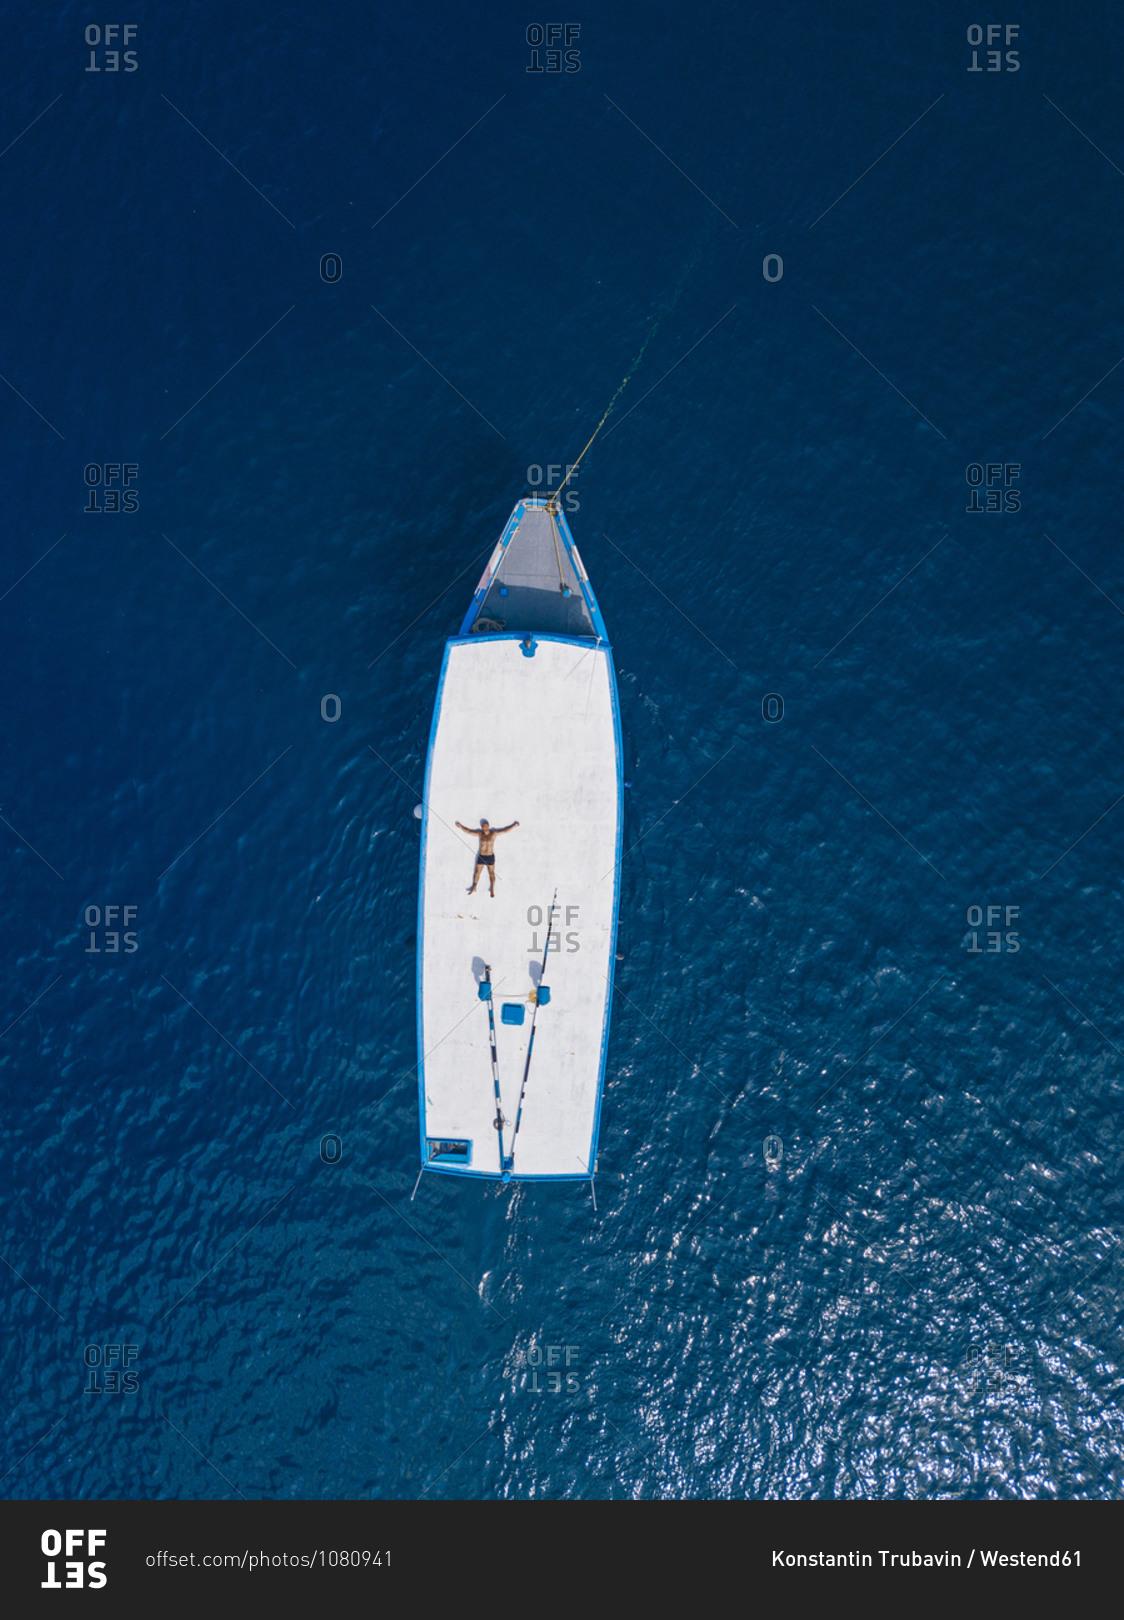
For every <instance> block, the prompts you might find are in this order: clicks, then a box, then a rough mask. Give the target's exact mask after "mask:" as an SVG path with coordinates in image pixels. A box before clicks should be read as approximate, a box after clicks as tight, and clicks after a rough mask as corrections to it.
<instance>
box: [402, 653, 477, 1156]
mask: <svg viewBox="0 0 1124 1620" xmlns="http://www.w3.org/2000/svg"><path fill="white" fill-rule="evenodd" d="M451 646H452V642H451V641H447V642H446V643H445V655H444V657H443V658H442V660H441V674H440V676H439V678H438V681H437V695H436V697H435V698H434V700H433V719H432V721H431V722H430V726H429V743H428V745H427V747H426V754H425V781H424V783H423V784H422V824H421V827H422V831H421V860H420V862H419V865H418V944H417V958H416V960H415V962H414V1000H415V1001H416V1002H417V1008H418V1128H419V1131H420V1142H419V1148H418V1151H419V1153H420V1155H421V1162H422V1168H423V1169H425V1168H427V1165H426V1152H425V1143H426V1130H425V1045H424V1040H423V1034H422V963H423V962H424V961H425V847H426V840H427V838H428V836H429V773H430V769H431V767H432V765H433V743H434V739H435V738H436V736H437V722H438V720H439V719H440V718H441V698H442V695H443V693H444V690H445V674H446V671H447V670H448V668H449V648H450V647H451ZM464 1173H465V1172H462V1171H458V1172H457V1174H458V1175H459V1174H464ZM477 1173H479V1172H477Z"/></svg>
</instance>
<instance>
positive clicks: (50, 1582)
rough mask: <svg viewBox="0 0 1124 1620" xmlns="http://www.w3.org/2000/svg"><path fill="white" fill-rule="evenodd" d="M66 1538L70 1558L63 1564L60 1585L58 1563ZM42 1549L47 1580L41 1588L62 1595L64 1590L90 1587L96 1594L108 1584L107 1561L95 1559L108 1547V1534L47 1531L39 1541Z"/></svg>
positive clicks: (99, 1532)
mask: <svg viewBox="0 0 1124 1620" xmlns="http://www.w3.org/2000/svg"><path fill="white" fill-rule="evenodd" d="M64 1538H65V1546H66V1557H65V1559H64V1560H63V1562H62V1568H63V1574H64V1579H63V1580H61V1581H60V1580H59V1578H58V1568H59V1564H58V1559H59V1557H60V1554H61V1553H62V1550H63V1545H64ZM39 1545H40V1547H41V1548H42V1549H43V1556H44V1558H45V1559H46V1560H47V1579H46V1580H45V1581H40V1582H39V1585H40V1586H45V1587H47V1588H48V1589H49V1590H50V1591H55V1592H61V1591H62V1590H63V1589H64V1588H66V1589H68V1590H70V1591H74V1589H75V1588H76V1587H79V1586H88V1587H90V1589H91V1590H92V1591H97V1590H98V1589H99V1588H101V1587H103V1586H104V1585H105V1584H106V1576H105V1561H104V1559H100V1558H95V1556H94V1555H95V1554H96V1553H99V1552H101V1550H102V1548H103V1547H104V1546H105V1531H104V1530H44V1532H43V1534H42V1535H41V1536H40V1538H39ZM75 1554H77V1555H78V1556H77V1557H76V1556H75ZM87 1554H88V1555H89V1557H87V1556H86V1555H87ZM91 1560H92V1562H91Z"/></svg>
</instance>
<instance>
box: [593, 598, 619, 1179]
mask: <svg viewBox="0 0 1124 1620" xmlns="http://www.w3.org/2000/svg"><path fill="white" fill-rule="evenodd" d="M598 617H600V615H598ZM605 654H606V657H607V658H608V661H609V692H610V695H611V696H612V700H613V731H614V733H615V735H616V744H617V858H616V864H615V866H614V868H613V930H612V934H611V935H610V938H609V986H608V991H607V993H606V996H605V1027H604V1030H603V1031H602V1035H601V1069H600V1072H599V1074H598V1076H597V1101H596V1103H595V1104H594V1108H593V1141H592V1143H591V1144H590V1150H589V1160H588V1163H589V1179H590V1180H591V1181H592V1179H593V1177H594V1175H595V1173H596V1171H597V1148H598V1143H599V1141H600V1136H601V1102H602V1098H603V1095H604V1090H605V1066H606V1064H607V1062H608V1058H609V1024H610V1021H611V1020H612V1016H613V982H614V978H615V974H616V966H617V924H618V922H619V921H620V901H621V860H622V858H623V857H622V854H621V851H622V848H623V844H624V747H623V745H622V742H621V705H620V697H619V694H618V692H617V672H616V670H615V669H614V667H613V649H612V647H610V646H609V645H608V644H606V647H605Z"/></svg>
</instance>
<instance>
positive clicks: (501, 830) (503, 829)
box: [492, 821, 519, 838]
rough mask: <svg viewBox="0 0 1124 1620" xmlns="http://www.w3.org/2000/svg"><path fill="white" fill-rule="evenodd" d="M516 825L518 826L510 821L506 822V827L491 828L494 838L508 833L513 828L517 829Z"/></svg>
mask: <svg viewBox="0 0 1124 1620" xmlns="http://www.w3.org/2000/svg"><path fill="white" fill-rule="evenodd" d="M518 825H519V823H518V822H517V821H510V822H508V824H507V826H506V827H493V828H492V831H493V832H494V833H495V834H496V836H497V838H498V837H499V835H500V833H505V832H510V831H511V829H512V828H513V827H518Z"/></svg>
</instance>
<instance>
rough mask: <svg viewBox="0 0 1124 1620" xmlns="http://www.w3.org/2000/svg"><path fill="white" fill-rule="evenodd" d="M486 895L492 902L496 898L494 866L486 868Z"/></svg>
mask: <svg viewBox="0 0 1124 1620" xmlns="http://www.w3.org/2000/svg"><path fill="white" fill-rule="evenodd" d="M488 893H489V894H490V895H491V897H492V899H493V900H494V899H495V898H496V869H495V867H494V866H489V868H488Z"/></svg>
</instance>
